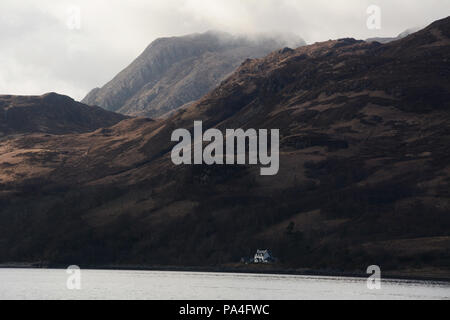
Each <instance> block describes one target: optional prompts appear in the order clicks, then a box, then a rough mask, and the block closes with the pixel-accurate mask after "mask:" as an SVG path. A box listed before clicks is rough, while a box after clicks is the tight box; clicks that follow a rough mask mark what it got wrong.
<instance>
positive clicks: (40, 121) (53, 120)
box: [0, 93, 126, 135]
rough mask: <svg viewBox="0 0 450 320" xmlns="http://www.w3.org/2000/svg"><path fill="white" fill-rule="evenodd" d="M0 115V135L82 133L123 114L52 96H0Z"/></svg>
mask: <svg viewBox="0 0 450 320" xmlns="http://www.w3.org/2000/svg"><path fill="white" fill-rule="evenodd" d="M0 114H1V115H2V116H1V117H0V135H9V134H17V133H38V132H40V133H50V134H66V133H82V132H89V131H94V130H96V129H98V128H102V127H109V126H112V125H114V124H116V123H118V122H119V121H122V120H124V119H126V117H125V116H123V115H120V114H117V113H113V112H109V111H105V110H104V109H102V108H99V107H89V106H87V105H84V104H81V103H78V102H75V101H74V100H73V99H72V98H69V97H67V96H62V95H58V94H56V93H48V94H45V95H43V96H10V95H9V96H0Z"/></svg>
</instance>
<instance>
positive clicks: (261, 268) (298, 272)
mask: <svg viewBox="0 0 450 320" xmlns="http://www.w3.org/2000/svg"><path fill="white" fill-rule="evenodd" d="M67 267H68V266H64V265H59V264H42V263H5V264H0V269H49V270H52V269H53V270H64V269H66V268H67ZM273 267H274V266H273V265H246V266H228V267H227V266H217V267H213V266H209V267H187V266H183V267H179V266H142V265H103V266H92V265H84V266H80V268H81V269H86V270H108V271H111V270H118V271H156V272H158V271H160V272H192V273H230V274H231V273H240V274H261V275H287V276H288V275H292V276H314V277H345V278H360V279H367V278H368V277H369V276H370V275H368V274H366V273H363V272H347V271H337V270H313V269H282V268H273ZM382 278H384V279H386V280H403V281H428V282H443V283H450V275H448V274H445V275H444V276H440V274H439V273H438V274H436V275H432V274H430V275H419V274H417V273H413V272H408V271H404V272H402V271H390V272H389V271H387V272H386V273H384V274H383V273H382Z"/></svg>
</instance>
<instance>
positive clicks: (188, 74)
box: [82, 32, 304, 117]
mask: <svg viewBox="0 0 450 320" xmlns="http://www.w3.org/2000/svg"><path fill="white" fill-rule="evenodd" d="M291 42H293V43H294V44H295V45H296V46H300V45H303V44H304V42H303V40H301V39H299V40H295V41H291ZM286 44H287V40H283V39H276V38H270V37H259V38H254V39H250V38H246V37H237V36H232V35H229V34H226V33H219V32H207V33H204V34H195V35H188V36H184V37H172V38H161V39H157V40H155V41H154V42H153V43H151V44H150V45H149V46H148V48H147V49H146V50H145V51H144V52H143V53H142V54H141V55H140V56H139V57H138V58H137V59H136V60H135V61H134V62H133V63H132V64H131V65H130V66H128V67H127V68H126V69H125V70H123V71H122V72H120V73H119V74H118V75H117V76H116V77H115V78H114V79H113V80H111V81H110V82H109V83H107V84H106V85H105V86H104V87H102V88H96V89H94V90H92V91H91V92H90V93H89V94H88V95H87V96H86V98H84V99H83V101H82V102H83V103H86V104H89V105H98V106H101V107H103V108H105V109H107V110H111V111H116V112H119V113H123V114H127V115H138V116H148V117H160V116H163V115H165V114H168V113H170V112H171V111H173V110H176V109H178V108H181V107H183V106H187V105H189V104H190V103H192V102H194V101H196V100H198V99H199V98H201V97H202V96H203V95H204V94H206V93H207V92H209V91H210V90H212V89H213V88H215V87H216V86H217V85H219V84H220V82H221V81H222V80H224V79H225V78H226V77H227V76H228V75H229V74H230V73H231V72H233V71H234V70H235V69H236V68H237V67H238V66H239V65H240V64H241V63H242V61H244V60H245V59H247V58H258V57H262V56H264V55H266V54H268V53H269V52H271V51H274V50H276V49H278V48H282V47H283V46H285V45H286Z"/></svg>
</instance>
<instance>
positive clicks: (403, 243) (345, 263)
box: [0, 18, 450, 278]
mask: <svg viewBox="0 0 450 320" xmlns="http://www.w3.org/2000/svg"><path fill="white" fill-rule="evenodd" d="M449 49H450V18H446V19H443V20H441V21H437V22H435V23H433V24H431V25H430V26H429V27H427V28H425V29H424V30H421V31H419V32H417V33H414V34H412V35H409V36H407V37H405V38H404V39H401V40H399V41H396V42H391V43H388V44H380V43H377V42H373V43H368V42H364V41H357V40H354V39H340V40H335V41H327V42H321V43H316V44H314V45H310V46H305V47H301V48H298V49H289V48H285V49H283V50H279V51H277V52H273V53H271V54H269V55H268V56H266V57H264V58H260V59H252V60H247V61H245V62H244V63H243V64H242V65H241V66H240V67H239V68H238V69H237V70H236V71H235V72H234V73H233V74H232V75H231V76H230V77H228V78H227V79H226V80H225V81H223V82H222V83H221V85H220V86H219V87H217V88H216V89H214V90H213V91H211V92H210V93H209V94H207V95H206V96H204V97H203V98H202V99H200V100H199V101H198V102H196V103H194V104H193V105H191V106H189V107H187V108H185V109H182V110H179V111H177V112H175V113H174V114H173V115H171V116H170V117H168V118H167V119H159V120H149V119H128V120H124V121H122V122H120V123H118V124H116V125H114V126H112V127H110V128H106V129H99V130H97V131H95V132H91V133H83V134H76V135H63V136H56V137H55V136H46V135H33V136H31V137H30V136H19V137H11V138H10V139H8V140H1V141H0V150H2V152H0V167H2V169H3V170H2V171H1V174H0V179H1V181H0V222H1V223H0V262H9V261H15V262H21V261H26V262H30V261H39V262H41V263H44V264H49V265H67V264H72V263H74V262H76V263H77V264H79V265H81V266H102V265H103V266H105V265H110V266H111V265H115V266H124V265H140V266H143V265H146V266H184V267H185V266H209V267H211V266H214V267H227V266H228V267H231V266H232V267H235V268H237V269H239V268H248V267H246V266H240V265H239V263H238V261H239V260H240V258H241V257H245V256H249V255H251V254H252V253H254V251H255V250H256V249H258V248H268V249H271V251H272V253H273V254H274V256H276V257H277V258H278V259H279V262H278V264H277V265H275V266H274V267H273V268H277V269H278V270H287V269H294V270H304V269H313V270H329V271H330V270H331V271H333V272H336V271H350V272H353V271H359V272H365V270H366V268H367V266H369V265H373V264H376V265H379V266H380V267H381V269H382V270H383V274H384V275H388V274H391V275H409V276H415V277H418V276H423V277H425V276H433V277H441V278H449V277H450V251H449V248H450V236H449V233H448V230H450V215H449V212H450V193H449V190H450V153H449V151H448V146H449V145H450V68H449V66H450V64H449V63H448V62H449V61H450V50H449ZM196 120H202V121H203V126H204V130H206V129H207V128H212V127H215V128H218V129H220V130H225V129H228V128H244V129H246V128H264V129H280V171H279V173H278V175H276V176H261V175H260V170H259V169H260V168H259V166H245V165H235V166H220V165H215V166H206V165H195V166H189V165H185V166H183V165H182V166H175V165H174V164H173V163H172V161H171V157H170V153H171V150H172V147H173V146H174V144H175V143H173V142H170V141H171V134H172V132H173V131H174V130H175V129H178V128H187V129H191V130H192V126H193V123H194V121H196ZM268 268H271V267H270V266H269V267H268ZM258 270H259V271H261V269H258ZM264 270H265V269H264Z"/></svg>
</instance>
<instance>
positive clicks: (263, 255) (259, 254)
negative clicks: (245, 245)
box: [253, 250, 274, 263]
mask: <svg viewBox="0 0 450 320" xmlns="http://www.w3.org/2000/svg"><path fill="white" fill-rule="evenodd" d="M272 261H274V258H273V256H272V253H271V252H270V251H269V250H257V251H256V254H255V257H254V259H253V262H254V263H270V262H272Z"/></svg>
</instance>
